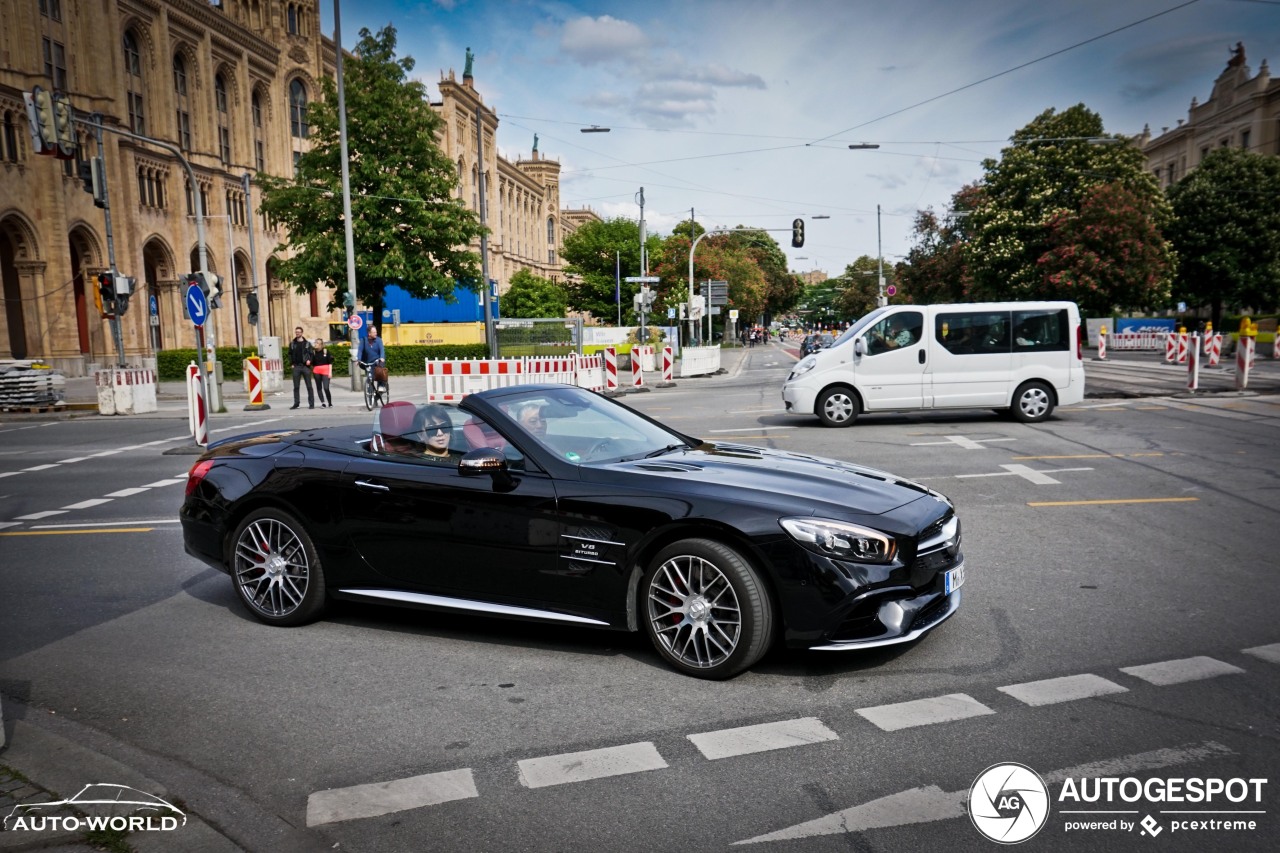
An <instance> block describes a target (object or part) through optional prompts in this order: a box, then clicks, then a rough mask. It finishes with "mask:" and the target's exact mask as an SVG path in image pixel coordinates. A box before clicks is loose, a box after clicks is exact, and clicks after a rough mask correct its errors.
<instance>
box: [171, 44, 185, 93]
mask: <svg viewBox="0 0 1280 853" xmlns="http://www.w3.org/2000/svg"><path fill="white" fill-rule="evenodd" d="M173 91H174V92H175V93H176V94H177V95H178V97H180V98H185V97H186V96H187V61H186V60H185V59H183V58H182V55H181V54H179V55H177V56H175V57H174V58H173Z"/></svg>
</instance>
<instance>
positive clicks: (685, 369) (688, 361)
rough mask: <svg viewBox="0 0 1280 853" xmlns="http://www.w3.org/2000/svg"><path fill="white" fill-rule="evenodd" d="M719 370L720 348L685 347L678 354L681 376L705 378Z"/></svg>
mask: <svg viewBox="0 0 1280 853" xmlns="http://www.w3.org/2000/svg"><path fill="white" fill-rule="evenodd" d="M719 369H720V347H685V348H684V352H682V353H681V354H680V375H681V376H707V375H709V374H712V373H715V372H716V371H717V370H719Z"/></svg>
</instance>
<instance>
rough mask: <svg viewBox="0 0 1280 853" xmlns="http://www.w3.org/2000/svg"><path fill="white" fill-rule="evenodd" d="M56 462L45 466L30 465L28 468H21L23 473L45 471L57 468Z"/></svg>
mask: <svg viewBox="0 0 1280 853" xmlns="http://www.w3.org/2000/svg"><path fill="white" fill-rule="evenodd" d="M57 467H58V463H57V462H50V463H49V464H47V465H32V466H31V467H30V468H23V469H22V470H23V471H47V470H49V469H50V468H57Z"/></svg>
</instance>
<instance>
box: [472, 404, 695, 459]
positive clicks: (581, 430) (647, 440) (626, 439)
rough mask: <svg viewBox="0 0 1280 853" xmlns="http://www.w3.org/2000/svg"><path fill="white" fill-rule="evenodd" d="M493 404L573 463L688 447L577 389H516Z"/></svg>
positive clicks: (635, 416) (674, 435) (623, 409)
mask: <svg viewBox="0 0 1280 853" xmlns="http://www.w3.org/2000/svg"><path fill="white" fill-rule="evenodd" d="M493 402H494V403H496V404H497V406H498V408H500V409H501V410H502V411H504V412H505V413H506V414H507V415H508V417H510V418H511V420H512V421H514V422H515V423H516V424H518V425H519V428H520V430H521V431H522V432H524V433H526V434H527V435H529V436H531V437H532V438H533V439H534V440H536V441H537V442H538V443H539V444H541V445H542V446H543V447H545V448H546V449H547V450H550V451H551V452H552V453H554V454H556V455H557V456H558V457H560V458H561V459H564V460H566V461H568V462H572V463H575V464H583V463H589V462H616V461H618V460H620V459H632V458H642V457H645V456H650V455H654V454H657V453H660V452H665V451H668V450H672V449H679V448H681V447H685V446H687V444H686V441H685V438H684V436H681V435H680V434H679V433H676V432H672V431H671V430H669V429H666V428H665V427H662V426H659V425H658V424H655V423H653V422H651V421H649V420H647V419H645V418H644V417H641V416H640V415H639V414H637V413H636V412H634V411H632V410H631V409H629V408H627V407H626V406H624V405H621V404H620V403H615V402H614V401H612V400H610V399H608V398H606V397H602V396H600V395H599V394H595V393H592V392H591V391H587V390H584V389H582V388H572V387H568V386H565V387H564V388H556V389H546V388H542V389H538V390H532V389H531V390H528V391H525V390H520V391H516V392H514V393H504V394H503V395H502V396H501V397H498V398H496V399H494V401H493Z"/></svg>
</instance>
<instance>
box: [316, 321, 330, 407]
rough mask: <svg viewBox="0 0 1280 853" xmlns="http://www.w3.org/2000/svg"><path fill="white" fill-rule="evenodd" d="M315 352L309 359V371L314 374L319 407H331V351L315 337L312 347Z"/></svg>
mask: <svg viewBox="0 0 1280 853" xmlns="http://www.w3.org/2000/svg"><path fill="white" fill-rule="evenodd" d="M313 349H314V350H315V354H314V356H313V357H312V359H311V372H312V373H314V374H315V376H316V393H317V395H318V396H319V397H320V408H322V409H326V408H328V409H331V408H333V391H331V390H330V388H329V379H330V377H332V376H333V353H331V352H329V351H328V350H327V349H325V348H324V341H323V340H321V339H320V338H316V343H315V346H314V347H313Z"/></svg>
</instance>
